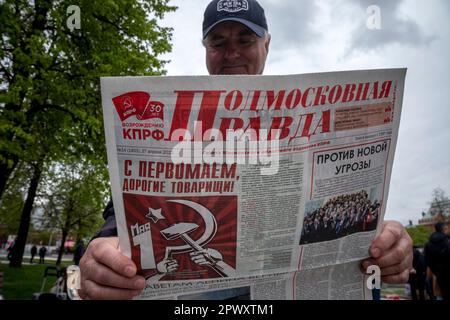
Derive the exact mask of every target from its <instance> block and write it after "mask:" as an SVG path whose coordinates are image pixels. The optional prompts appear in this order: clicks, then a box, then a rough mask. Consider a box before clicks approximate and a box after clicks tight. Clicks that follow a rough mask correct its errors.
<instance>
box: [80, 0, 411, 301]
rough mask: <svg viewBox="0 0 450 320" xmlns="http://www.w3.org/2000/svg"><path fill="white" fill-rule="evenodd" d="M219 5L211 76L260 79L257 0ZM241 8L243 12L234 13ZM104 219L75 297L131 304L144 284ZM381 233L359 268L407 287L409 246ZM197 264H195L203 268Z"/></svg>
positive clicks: (262, 30)
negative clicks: (374, 270) (372, 269)
mask: <svg viewBox="0 0 450 320" xmlns="http://www.w3.org/2000/svg"><path fill="white" fill-rule="evenodd" d="M221 3H222V4H223V1H219V0H214V1H212V2H211V3H210V4H209V5H208V6H207V8H206V11H205V14H204V21H203V44H204V47H205V50H206V66H207V69H208V72H209V74H211V75H219V74H222V75H226V74H229V75H231V74H235V75H236V74H250V75H260V74H262V73H263V70H264V66H265V62H266V58H267V54H268V51H269V44H270V34H269V33H268V27H267V23H266V18H265V14H264V10H263V8H262V7H261V6H260V5H259V4H258V2H256V0H247V1H227V3H228V4H230V3H231V5H233V6H234V7H233V8H230V9H229V10H227V8H222V7H220V6H219V5H220V4H221ZM240 5H245V8H241V9H239V8H236V6H237V7H238V6H240ZM104 217H105V219H106V221H107V222H106V223H105V226H104V227H103V229H102V231H101V232H100V233H99V234H98V236H97V237H96V239H94V240H93V241H91V243H90V244H89V246H88V248H87V250H86V253H85V254H84V256H83V258H82V260H81V262H80V268H81V289H80V290H79V294H80V296H81V298H83V299H130V298H132V297H134V296H136V295H138V294H139V292H140V291H141V290H142V289H143V288H144V286H145V279H144V277H142V276H139V275H137V274H136V272H137V269H136V265H135V264H134V263H133V261H132V260H131V259H129V258H128V257H126V256H125V255H123V254H122V253H121V251H120V249H119V246H118V243H119V241H118V237H117V230H116V229H115V224H116V221H115V218H114V208H113V207H112V203H110V204H109V206H108V207H107V209H106V210H105V213H104ZM381 228H382V230H381V232H380V233H379V235H378V236H377V237H376V238H375V240H374V241H373V242H372V244H371V247H370V250H369V254H370V256H371V258H369V259H367V260H365V261H363V262H362V269H364V270H366V269H367V268H368V267H369V266H370V265H378V266H379V267H380V269H381V276H382V278H381V280H382V281H383V282H386V283H405V282H406V281H407V280H408V275H409V271H410V269H411V268H412V250H411V248H412V241H411V239H410V237H409V235H408V234H407V232H406V231H405V228H404V227H403V226H402V225H401V224H400V223H399V222H396V221H385V222H384V224H383V226H382V227H381ZM196 259H197V260H194V262H195V261H197V263H201V259H199V258H198V257H197V258H196ZM168 268H170V266H168Z"/></svg>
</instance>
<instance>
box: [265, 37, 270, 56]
mask: <svg viewBox="0 0 450 320" xmlns="http://www.w3.org/2000/svg"><path fill="white" fill-rule="evenodd" d="M270 39H271V37H270V33H268V34H267V39H266V43H265V44H264V46H265V47H266V52H267V53H269V45H270Z"/></svg>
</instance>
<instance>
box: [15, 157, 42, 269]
mask: <svg viewBox="0 0 450 320" xmlns="http://www.w3.org/2000/svg"><path fill="white" fill-rule="evenodd" d="M40 165H41V164H40V163H39V164H37V165H35V166H33V176H32V178H31V180H30V187H29V188H28V194H27V199H26V200H25V204H24V206H23V209H22V215H21V217H20V225H19V231H18V232H17V238H16V241H15V243H14V248H13V251H12V257H11V261H10V262H9V266H10V267H21V266H22V259H23V253H24V251H25V244H26V243H27V237H28V230H29V229H30V220H31V211H32V210H33V203H34V198H35V197H36V191H37V188H38V185H39V180H40V179H41V174H42V170H41V167H40Z"/></svg>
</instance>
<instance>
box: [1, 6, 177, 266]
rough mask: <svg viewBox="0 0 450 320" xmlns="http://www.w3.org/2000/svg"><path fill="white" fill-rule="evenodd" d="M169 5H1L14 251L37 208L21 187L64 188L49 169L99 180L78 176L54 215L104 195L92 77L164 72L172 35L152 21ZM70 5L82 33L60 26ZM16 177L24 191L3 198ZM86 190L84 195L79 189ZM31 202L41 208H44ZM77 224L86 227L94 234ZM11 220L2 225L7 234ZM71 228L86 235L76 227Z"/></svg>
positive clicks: (5, 161)
mask: <svg viewBox="0 0 450 320" xmlns="http://www.w3.org/2000/svg"><path fill="white" fill-rule="evenodd" d="M168 2H169V0H114V1H113V0H103V1H97V0H75V1H73V0H36V1H31V2H30V1H26V0H3V1H0V32H1V41H0V201H1V202H0V207H2V208H0V211H2V210H3V211H2V212H3V213H5V212H6V214H7V215H9V216H8V219H9V218H10V219H12V220H14V221H15V222H16V221H17V215H16V213H17V212H19V211H20V210H19V208H21V209H22V212H21V213H20V214H21V217H20V221H21V222H22V223H21V224H20V227H19V231H18V232H17V233H16V234H18V241H17V243H19V247H20V248H22V249H23V247H24V245H25V240H26V236H27V234H28V225H29V224H28V221H29V217H30V215H31V210H32V206H31V204H32V203H33V202H34V200H35V198H34V192H28V190H29V188H28V185H30V186H34V187H35V186H36V184H37V183H36V182H38V183H39V182H40V180H41V179H44V181H45V183H46V184H47V185H53V186H64V183H62V182H61V183H62V184H60V180H59V178H57V181H54V182H51V183H50V182H49V180H51V177H52V175H51V172H52V170H53V168H54V167H55V166H67V165H68V164H70V165H71V164H73V163H77V162H82V163H83V169H84V168H86V166H88V167H89V166H90V167H95V168H97V170H96V171H95V172H91V171H89V172H90V174H91V175H95V176H96V178H97V179H100V180H101V181H102V182H101V183H100V186H98V184H97V181H92V180H89V179H88V178H87V176H85V175H84V174H83V172H79V173H78V174H79V177H80V179H81V180H77V179H73V181H71V182H70V183H69V182H68V183H69V184H68V185H67V188H65V189H64V192H62V191H61V192H60V193H59V194H58V196H57V198H58V203H57V205H58V206H60V207H61V208H64V210H65V211H64V210H63V211H60V214H61V213H62V214H63V216H64V214H65V213H64V212H66V213H67V212H69V211H70V210H69V209H67V208H69V207H70V204H67V203H61V201H75V200H73V199H76V201H75V202H76V203H77V205H79V204H80V203H81V202H80V201H81V200H80V199H83V201H84V203H85V206H84V207H80V210H88V211H89V210H91V209H92V210H94V209H96V210H98V208H99V207H100V205H99V203H100V201H99V199H100V198H101V197H100V196H98V195H97V194H95V193H93V192H92V190H93V189H94V188H97V187H99V188H101V189H100V190H99V192H100V193H104V192H105V190H107V186H106V181H107V175H106V174H104V172H106V162H107V161H106V152H105V139H104V130H103V121H102V108H101V97H100V77H102V76H125V75H127V76H133V75H160V74H164V73H165V70H164V65H165V61H162V60H161V59H160V56H161V54H163V53H165V52H168V51H170V50H171V45H170V40H171V29H170V28H165V27H161V26H159V22H160V19H162V18H163V17H164V14H165V13H167V12H170V11H173V10H175V9H176V8H175V7H171V6H169V5H168ZM71 5H77V6H79V8H80V13H81V16H80V18H81V28H80V29H73V30H70V29H69V28H68V26H67V24H66V23H67V20H68V19H69V18H71V16H72V14H73V12H69V13H67V8H68V7H69V6H71ZM99 172H100V174H99ZM41 173H42V174H41ZM31 177H34V178H33V179H30V178H31ZM72 177H74V176H72ZM16 178H17V179H18V181H21V182H22V184H21V185H19V186H18V187H17V188H16V190H20V193H17V192H14V190H13V189H11V188H12V184H11V179H16ZM32 180H34V183H31V182H30V181H32ZM75 180H77V181H78V182H75ZM90 183H92V184H93V185H92V186H91V189H90V190H91V192H90V193H89V192H87V191H86V190H88V189H89V188H84V189H83V188H82V186H83V184H90ZM34 187H33V188H31V189H30V190H35V188H34ZM40 189H41V191H42V188H40ZM77 189H79V190H78V191H77ZM82 193H83V194H82ZM20 194H23V195H24V198H23V199H25V198H26V199H27V200H26V201H25V204H26V205H23V201H24V200H23V199H21V197H20V196H19V195H20ZM45 194H47V195H49V193H45ZM29 195H31V196H29ZM4 197H7V199H6V198H4ZM55 197H56V196H55ZM38 198H39V199H40V202H41V203H40V205H41V204H42V203H50V202H51V201H50V199H44V198H43V197H38ZM89 212H90V211H89ZM97 215H99V211H97ZM83 218H85V219H86V223H88V224H90V225H91V226H96V225H98V223H97V222H95V221H93V220H90V218H88V217H83ZM0 219H3V220H5V215H4V214H0ZM12 220H11V221H9V220H8V221H6V220H5V221H6V222H5V223H7V224H8V226H9V225H14V223H15V222H14V223H13V222H12ZM79 229H80V231H79V233H80V234H83V233H85V232H84V231H83V230H84V229H83V227H80V228H79ZM89 232H90V231H86V234H87V233H89ZM19 239H20V241H19ZM17 252H19V254H18V255H20V254H21V253H20V250H19V251H17ZM14 264H15V265H19V264H20V263H16V262H15V263H14Z"/></svg>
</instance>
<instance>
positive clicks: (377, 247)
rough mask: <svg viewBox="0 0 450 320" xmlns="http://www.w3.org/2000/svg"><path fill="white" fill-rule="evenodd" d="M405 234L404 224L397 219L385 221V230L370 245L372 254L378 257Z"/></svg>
mask: <svg viewBox="0 0 450 320" xmlns="http://www.w3.org/2000/svg"><path fill="white" fill-rule="evenodd" d="M402 235H403V226H402V225H401V224H400V223H398V222H396V221H388V222H385V224H384V226H383V230H382V231H381V233H380V234H379V235H378V237H376V239H375V240H374V241H373V242H372V245H371V246H370V250H369V252H370V255H371V256H372V257H373V258H378V257H380V256H381V255H382V253H383V252H385V251H387V250H389V249H390V248H391V247H392V246H393V245H394V244H395V243H396V242H397V241H398V240H399V239H400V238H401V237H402Z"/></svg>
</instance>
